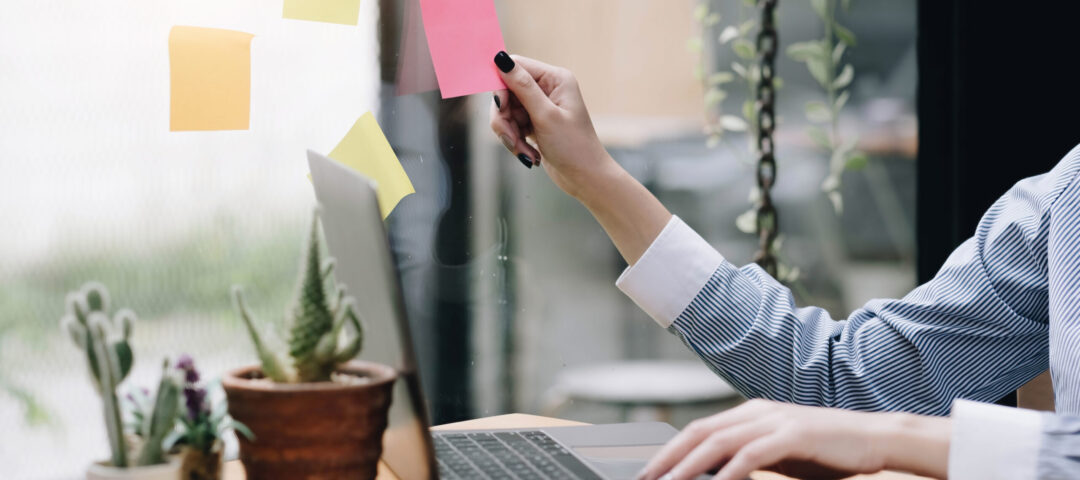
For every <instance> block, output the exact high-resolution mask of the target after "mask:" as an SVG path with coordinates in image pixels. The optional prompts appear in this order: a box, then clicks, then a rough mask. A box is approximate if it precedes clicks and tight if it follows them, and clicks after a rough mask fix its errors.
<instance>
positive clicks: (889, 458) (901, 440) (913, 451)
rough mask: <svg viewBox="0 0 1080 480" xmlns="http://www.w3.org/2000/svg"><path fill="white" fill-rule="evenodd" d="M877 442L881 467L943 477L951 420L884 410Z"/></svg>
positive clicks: (947, 453) (947, 465)
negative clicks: (883, 455)
mask: <svg viewBox="0 0 1080 480" xmlns="http://www.w3.org/2000/svg"><path fill="white" fill-rule="evenodd" d="M881 415H884V416H886V418H887V420H886V422H885V425H886V427H885V428H884V429H883V430H882V435H881V437H880V442H881V443H880V445H881V448H882V449H883V451H884V452H885V456H886V457H885V468H887V469H889V470H899V471H904V472H910V473H914V474H917V475H925V476H929V477H935V478H945V477H946V475H948V470H949V443H950V440H951V438H952V421H951V420H950V419H949V418H946V417H931V416H924V415H913V414H908V413H885V414H881Z"/></svg>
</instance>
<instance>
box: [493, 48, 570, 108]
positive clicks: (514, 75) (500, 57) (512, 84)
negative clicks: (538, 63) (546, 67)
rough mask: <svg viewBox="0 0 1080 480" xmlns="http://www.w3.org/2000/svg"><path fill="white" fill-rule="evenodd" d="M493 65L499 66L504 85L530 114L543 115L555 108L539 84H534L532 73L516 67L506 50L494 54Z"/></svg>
mask: <svg viewBox="0 0 1080 480" xmlns="http://www.w3.org/2000/svg"><path fill="white" fill-rule="evenodd" d="M495 65H496V66H497V67H499V71H500V72H501V73H500V75H502V78H503V81H504V82H506V87H507V88H509V89H510V91H511V92H514V95H515V96H517V98H518V100H519V101H521V104H522V105H523V106H524V107H525V110H527V111H528V112H529V114H530V115H533V116H537V115H545V114H546V113H547V112H548V111H550V110H552V109H554V108H555V104H554V103H551V99H549V98H548V96H547V94H546V93H544V91H543V90H542V89H540V85H537V84H536V79H535V78H533V75H532V74H531V73H530V72H529V71H528V70H526V69H525V68H518V67H517V63H516V62H515V61H514V59H513V58H510V55H507V54H506V52H499V53H498V54H497V55H495ZM500 101H501V99H500Z"/></svg>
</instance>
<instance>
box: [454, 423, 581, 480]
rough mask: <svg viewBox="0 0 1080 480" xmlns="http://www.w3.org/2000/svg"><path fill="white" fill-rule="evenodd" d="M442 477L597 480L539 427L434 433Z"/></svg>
mask: <svg viewBox="0 0 1080 480" xmlns="http://www.w3.org/2000/svg"><path fill="white" fill-rule="evenodd" d="M434 437H435V458H436V459H437V460H438V462H439V478H442V479H456V478H460V479H470V480H471V479H477V478H492V479H502V478H514V479H521V480H547V479H551V478H560V479H561V478H573V479H589V480H591V479H596V480H600V477H598V476H597V475H596V474H595V473H593V471H592V470H589V468H588V467H586V466H585V464H583V463H581V461H580V460H578V459H577V457H574V456H573V455H572V454H571V453H570V452H569V451H567V450H566V449H565V448H563V447H562V445H559V444H558V443H556V442H555V440H552V439H551V437H549V436H547V434H545V433H544V432H541V431H539V430H533V431H519V432H477V433H435V435H434Z"/></svg>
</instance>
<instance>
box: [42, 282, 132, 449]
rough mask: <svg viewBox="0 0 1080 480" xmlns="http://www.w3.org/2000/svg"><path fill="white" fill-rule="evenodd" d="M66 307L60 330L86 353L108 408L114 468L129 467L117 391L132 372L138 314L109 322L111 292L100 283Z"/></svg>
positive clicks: (119, 314) (124, 313)
mask: <svg viewBox="0 0 1080 480" xmlns="http://www.w3.org/2000/svg"><path fill="white" fill-rule="evenodd" d="M66 304H67V305H66V306H67V313H66V314H65V315H64V317H63V318H62V319H61V320H60V323H61V326H62V327H63V329H64V330H65V331H66V332H67V333H68V335H69V336H71V339H72V340H73V341H74V342H75V345H76V346H78V347H79V348H80V349H82V350H83V351H84V352H85V353H86V357H87V364H88V365H89V367H90V377H91V380H92V381H93V384H94V388H95V389H96V390H97V392H98V394H99V395H100V396H101V401H102V405H103V407H104V408H105V428H106V431H107V432H108V434H109V449H110V450H111V451H112V457H111V461H112V464H113V465H115V466H118V467H126V466H127V465H128V461H127V444H126V442H125V441H124V429H123V423H122V422H123V420H122V417H121V415H120V402H119V400H117V398H116V387H117V386H118V385H119V384H120V382H122V381H123V380H124V378H126V377H127V375H128V373H129V372H131V364H132V360H133V357H132V354H131V345H130V344H129V343H128V339H130V338H131V330H132V328H133V327H134V323H135V314H134V313H132V312H131V311H130V310H121V311H119V312H117V313H116V315H114V316H113V317H112V318H110V317H109V315H108V311H109V294H108V291H107V290H106V289H105V287H104V286H103V285H101V284H98V283H88V284H86V285H84V286H83V288H82V289H81V290H79V291H78V292H72V293H69V294H68V296H67V301H66Z"/></svg>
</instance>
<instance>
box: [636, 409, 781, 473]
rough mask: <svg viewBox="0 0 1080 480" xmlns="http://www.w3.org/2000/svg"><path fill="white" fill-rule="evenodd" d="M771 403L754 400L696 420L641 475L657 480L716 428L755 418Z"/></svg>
mask: <svg viewBox="0 0 1080 480" xmlns="http://www.w3.org/2000/svg"><path fill="white" fill-rule="evenodd" d="M767 406H768V404H767V403H766V402H761V401H758V400H751V401H749V402H746V403H744V404H742V405H739V406H738V407H735V408H733V409H731V410H728V411H726V412H723V413H719V414H716V415H713V416H711V417H706V418H702V419H700V420H695V421H693V422H691V423H690V424H689V425H687V426H686V428H684V429H683V430H682V431H681V432H679V434H678V435H676V436H675V438H673V439H671V441H669V442H668V443H667V445H664V448H662V449H661V450H660V452H658V453H657V454H656V455H655V456H654V457H653V458H652V460H649V464H648V465H646V466H645V468H644V469H643V470H642V471H641V474H639V476H638V478H642V479H647V480H655V479H657V478H660V476H661V475H663V474H665V473H667V472H669V471H670V470H671V469H672V468H673V467H674V466H675V465H676V464H677V463H679V460H681V459H682V458H683V457H685V456H686V455H688V454H689V453H690V452H691V451H693V450H694V449H695V448H697V446H698V444H700V443H701V442H703V441H704V440H705V439H706V438H708V437H709V435H712V433H713V432H715V431H717V430H719V429H723V428H727V427H729V426H732V425H736V424H738V423H742V422H746V421H750V420H752V419H756V418H757V416H758V414H759V413H760V412H761V411H762V410H763V409H765V408H767Z"/></svg>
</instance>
